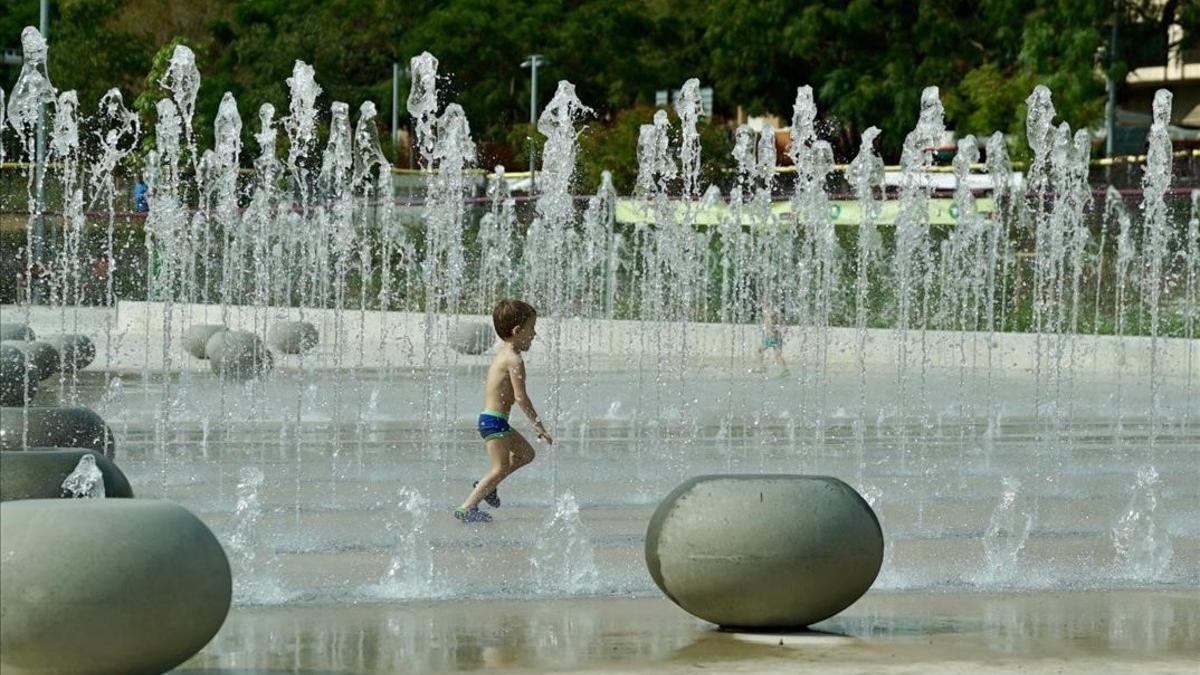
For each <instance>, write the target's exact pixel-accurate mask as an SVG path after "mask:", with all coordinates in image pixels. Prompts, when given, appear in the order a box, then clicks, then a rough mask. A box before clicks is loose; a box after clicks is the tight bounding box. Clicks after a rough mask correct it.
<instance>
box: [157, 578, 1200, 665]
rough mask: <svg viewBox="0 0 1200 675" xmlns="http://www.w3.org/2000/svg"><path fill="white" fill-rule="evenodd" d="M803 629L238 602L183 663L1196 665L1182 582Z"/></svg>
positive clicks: (607, 602)
mask: <svg viewBox="0 0 1200 675" xmlns="http://www.w3.org/2000/svg"><path fill="white" fill-rule="evenodd" d="M814 628H815V630H812V631H809V632H802V633H760V634H748V633H735V632H728V631H723V630H719V629H717V628H716V627H715V626H713V625H711V624H707V623H704V622H702V621H699V620H697V619H694V618H692V617H691V616H689V615H687V614H686V613H684V612H683V611H682V610H680V609H678V608H677V607H675V606H674V605H672V604H671V603H670V602H669V601H667V600H665V599H659V598H594V599H579V598H574V599H547V600H482V601H457V600H456V601H442V602H408V603H371V604H341V605H327V604H320V605H287V606H273V607H236V608H234V610H233V611H232V613H231V614H230V616H229V619H228V620H227V622H226V624H225V627H224V628H223V629H222V631H221V633H220V634H219V635H218V636H217V638H216V639H214V640H213V642H212V643H210V644H209V645H208V646H207V647H206V648H205V649H204V650H203V651H201V652H200V653H199V654H198V655H196V656H195V657H194V658H192V659H191V660H190V661H188V662H187V663H186V664H184V665H183V666H181V667H180V668H179V669H178V670H177V671H176V672H177V673H178V675H200V674H202V673H209V674H211V675H217V674H221V675H251V674H255V675H260V674H266V673H284V672H288V673H321V674H333V673H337V674H349V673H426V672H452V671H476V672H503V673H555V672H584V673H693V672H709V673H712V672H716V673H796V672H807V671H810V670H811V671H812V672H821V673H975V674H978V673H1001V672H1021V673H1138V674H1144V673H1195V672H1196V664H1197V663H1200V601H1198V598H1197V593H1196V589H1195V588H1193V587H1186V588H1179V589H1177V590H1171V589H1160V590H1105V591H1080V592H1070V591H1066V592H1064V591H1039V592H1021V593H1011V594H996V593H973V592H953V593H939V592H907V593H887V592H882V593H881V592H872V593H870V594H868V595H867V596H866V597H864V598H863V599H862V600H860V601H859V602H858V603H856V604H855V605H854V606H852V607H851V608H849V609H848V610H846V611H845V612H843V613H842V614H841V615H839V616H836V617H834V618H833V619H830V620H828V621H825V622H823V623H820V624H818V625H817V626H815V627H814Z"/></svg>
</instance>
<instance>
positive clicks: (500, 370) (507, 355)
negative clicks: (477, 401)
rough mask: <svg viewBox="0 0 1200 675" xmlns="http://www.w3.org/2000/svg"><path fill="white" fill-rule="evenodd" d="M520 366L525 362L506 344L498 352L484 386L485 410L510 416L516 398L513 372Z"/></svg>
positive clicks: (489, 367) (489, 368)
mask: <svg viewBox="0 0 1200 675" xmlns="http://www.w3.org/2000/svg"><path fill="white" fill-rule="evenodd" d="M520 366H524V360H523V359H522V358H521V355H520V354H518V353H517V352H516V351H514V350H513V348H512V347H510V346H509V345H507V344H505V345H504V346H502V347H501V348H500V349H499V351H497V352H496V356H495V358H493V359H492V364H491V365H490V366H488V374H487V381H486V382H485V383H484V385H483V407H484V409H485V410H494V411H496V412H500V413H504V414H505V415H507V414H509V412H510V411H511V410H512V406H513V401H514V400H515V398H516V397H515V396H514V394H513V385H512V370H513V368H517V367H520Z"/></svg>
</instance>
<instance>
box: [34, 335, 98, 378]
mask: <svg viewBox="0 0 1200 675" xmlns="http://www.w3.org/2000/svg"><path fill="white" fill-rule="evenodd" d="M41 341H42V342H45V343H46V344H48V345H50V346H51V347H54V350H55V351H56V352H58V358H59V360H60V361H61V368H62V370H63V371H64V372H67V373H71V372H76V371H80V370H83V369H84V368H87V367H88V366H90V365H92V361H95V360H96V345H95V344H93V343H92V339H91V338H89V337H88V336H86V335H78V334H74V333H68V334H65V335H45V336H43V337H42V340H41Z"/></svg>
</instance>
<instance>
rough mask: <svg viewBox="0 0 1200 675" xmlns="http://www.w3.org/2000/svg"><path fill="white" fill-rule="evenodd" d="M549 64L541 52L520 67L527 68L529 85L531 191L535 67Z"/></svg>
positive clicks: (535, 125) (534, 122)
mask: <svg viewBox="0 0 1200 675" xmlns="http://www.w3.org/2000/svg"><path fill="white" fill-rule="evenodd" d="M549 64H550V59H547V58H546V57H544V56H542V55H541V54H530V55H529V57H528V58H526V59H525V60H524V61H522V62H521V67H522V68H528V69H529V77H530V80H531V81H530V85H531V86H530V87H529V126H530V127H532V128H531V129H530V130H529V192H531V193H532V192H533V191H534V188H535V187H536V185H537V183H536V182H535V181H534V177H533V176H534V168H533V167H534V150H533V132H534V131H536V130H537V69H538V66H545V65H549Z"/></svg>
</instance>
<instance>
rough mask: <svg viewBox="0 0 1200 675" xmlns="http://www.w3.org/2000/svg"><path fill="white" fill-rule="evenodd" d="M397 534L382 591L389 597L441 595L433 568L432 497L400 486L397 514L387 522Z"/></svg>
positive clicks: (380, 586) (383, 594)
mask: <svg viewBox="0 0 1200 675" xmlns="http://www.w3.org/2000/svg"><path fill="white" fill-rule="evenodd" d="M387 530H388V532H391V533H394V534H395V535H396V543H395V545H394V546H393V547H392V560H391V562H390V563H389V564H388V569H387V571H386V572H385V573H384V574H383V578H382V579H380V580H379V589H378V590H379V593H380V595H382V596H383V597H388V598H429V597H435V596H438V595H441V594H442V593H443V592H444V590H445V589H443V588H442V587H441V584H440V583H439V581H438V578H437V576H436V574H435V570H434V568H433V545H432V541H431V539H430V536H429V499H427V498H426V497H425V496H424V495H422V494H421V493H420V492H418V491H416V490H413V489H412V488H408V487H403V488H400V494H399V501H398V502H397V503H396V506H395V515H394V516H393V518H392V519H391V520H389V521H388V523H387Z"/></svg>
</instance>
